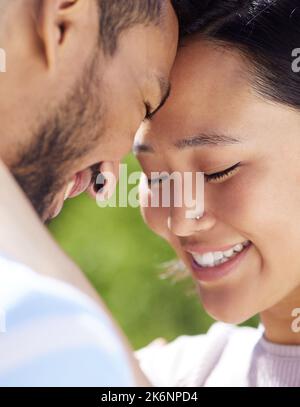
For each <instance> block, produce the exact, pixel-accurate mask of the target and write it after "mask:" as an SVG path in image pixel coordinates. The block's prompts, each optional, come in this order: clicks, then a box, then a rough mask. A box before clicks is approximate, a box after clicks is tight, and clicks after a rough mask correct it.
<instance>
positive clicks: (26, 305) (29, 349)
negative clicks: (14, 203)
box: [0, 257, 132, 386]
mask: <svg viewBox="0 0 300 407" xmlns="http://www.w3.org/2000/svg"><path fill="white" fill-rule="evenodd" d="M0 313H1V319H2V321H1V322H2V323H1V326H2V333H0V358H1V366H0V385H8V386H9V385H21V386H23V385H26V386H27V385H28V386H30V385H37V386H38V385H45V386H51V385H58V386H59V385H66V386H68V385H70V386H73V385H74V386H75V385H76V386H85V385H86V386H105V385H110V386H113V385H132V378H131V373H130V372H129V367H128V361H127V358H126V356H125V353H124V350H123V347H122V345H121V343H120V341H119V339H118V337H117V334H116V333H115V331H114V328H113V326H112V324H111V322H110V320H109V318H108V317H107V316H106V314H105V313H104V312H103V311H102V310H101V309H100V308H99V307H98V306H97V304H95V303H94V302H93V301H92V300H90V299H89V298H88V297H87V296H85V295H84V294H82V293H81V292H80V291H79V290H77V289H75V288H73V287H71V286H69V285H68V284H65V283H62V282H59V281H57V280H54V279H52V278H48V277H44V276H41V275H39V274H37V273H35V272H34V271H32V270H30V269H28V268H27V267H26V266H24V265H22V264H20V263H18V262H15V261H12V260H10V259H6V258H4V257H0Z"/></svg>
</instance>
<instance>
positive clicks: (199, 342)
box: [135, 322, 261, 387]
mask: <svg viewBox="0 0 300 407" xmlns="http://www.w3.org/2000/svg"><path fill="white" fill-rule="evenodd" d="M260 335H261V333H260V329H256V328H251V327H237V326H235V325H231V324H226V323H223V322H216V323H214V324H213V325H212V326H211V328H210V329H209V330H208V332H207V333H206V334H201V335H192V336H189V335H182V336H179V337H178V338H176V339H175V340H174V341H172V342H170V343H165V344H163V343H162V342H159V341H154V342H152V343H150V344H149V345H148V346H146V347H145V348H142V349H140V350H138V351H136V352H135V355H136V357H137V359H138V360H139V363H140V366H141V368H142V370H143V371H144V373H145V374H146V376H147V377H148V379H149V380H150V381H151V382H152V383H153V385H155V386H182V387H190V386H203V385H204V383H205V382H206V380H207V379H208V377H209V376H210V375H211V373H212V371H213V370H214V369H215V367H216V366H217V364H218V362H219V360H220V359H221V357H222V356H223V354H224V353H226V349H227V348H228V347H230V348H232V346H233V347H235V346H237V343H242V344H243V347H244V348H252V345H253V344H254V343H255V342H256V341H257V339H258V337H259V336H260Z"/></svg>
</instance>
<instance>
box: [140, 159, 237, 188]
mask: <svg viewBox="0 0 300 407" xmlns="http://www.w3.org/2000/svg"><path fill="white" fill-rule="evenodd" d="M240 164H241V163H240V162H239V163H237V164H235V165H233V166H232V167H230V168H227V169H226V170H223V171H220V172H215V173H213V174H204V179H205V181H206V182H209V183H215V184H217V183H221V182H224V181H226V180H227V179H229V178H231V177H232V176H233V175H234V174H235V173H236V172H237V170H238V169H239V167H240ZM168 179H170V175H169V174H161V175H159V176H156V177H147V181H148V186H149V187H153V186H160V185H161V184H162V183H163V182H164V181H166V180H168Z"/></svg>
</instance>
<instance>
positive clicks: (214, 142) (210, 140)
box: [133, 133, 241, 154]
mask: <svg viewBox="0 0 300 407" xmlns="http://www.w3.org/2000/svg"><path fill="white" fill-rule="evenodd" d="M238 143H241V140H239V139H237V138H235V137H233V136H229V135H225V134H215V133H212V134H204V133H201V134H198V135H196V136H193V137H187V138H184V139H182V140H178V141H176V142H175V143H174V147H176V148H177V149H179V150H183V149H186V148H195V147H201V146H225V145H231V144H238ZM133 151H134V153H136V154H138V153H154V152H155V150H154V148H153V147H152V146H151V145H150V144H143V143H138V142H137V143H135V145H134V147H133Z"/></svg>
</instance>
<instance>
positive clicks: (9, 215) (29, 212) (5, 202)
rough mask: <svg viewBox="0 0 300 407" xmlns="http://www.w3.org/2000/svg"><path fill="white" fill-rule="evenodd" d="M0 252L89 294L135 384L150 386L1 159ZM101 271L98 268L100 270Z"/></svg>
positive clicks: (83, 279)
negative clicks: (119, 345)
mask: <svg viewBox="0 0 300 407" xmlns="http://www.w3.org/2000/svg"><path fill="white" fill-rule="evenodd" d="M0 183H1V189H0V224H1V229H0V253H1V254H5V255H7V256H9V257H11V258H12V259H14V260H16V261H18V262H21V263H23V264H25V265H26V266H28V267H30V268H31V269H32V270H34V271H36V272H38V273H39V274H42V275H45V276H47V277H52V278H55V279H58V280H61V281H63V282H66V283H68V284H71V285H73V286H74V287H75V288H77V289H79V290H80V291H82V292H83V293H85V294H86V295H88V296H89V297H90V298H92V299H93V300H94V301H95V302H96V303H97V304H98V305H99V307H100V308H101V309H102V311H103V312H104V313H105V314H106V315H107V316H108V318H109V319H110V320H111V321H112V324H113V325H114V329H115V331H116V334H117V335H118V336H119V338H120V340H121V341H122V343H123V346H124V349H125V351H126V353H127V355H128V361H129V364H130V366H131V368H132V371H133V375H134V377H135V380H136V383H137V386H149V382H148V380H147V379H146V378H145V376H144V374H143V373H142V372H141V370H140V368H139V367H138V364H137V362H136V360H135V358H134V356H133V351H132V349H131V347H130V345H129V343H128V341H127V339H126V338H125V336H124V335H123V333H122V332H121V330H120V329H119V327H118V326H117V325H116V324H115V322H114V321H113V318H112V316H111V314H110V312H109V311H108V309H107V308H106V306H105V304H104V303H103V302H102V300H101V298H100V297H99V295H98V293H97V292H96V290H95V289H94V288H93V287H92V285H91V284H90V283H89V281H88V280H87V279H86V277H85V276H84V274H83V273H82V271H81V270H80V269H79V268H78V267H77V266H76V264H75V263H73V262H72V261H71V260H70V259H69V258H68V257H67V256H66V254H65V253H64V252H63V251H62V250H61V249H60V248H59V247H58V246H57V244H56V243H55V242H54V240H53V239H52V238H51V236H50V234H49V233H48V232H47V230H46V228H45V227H44V226H43V225H42V223H41V222H40V220H39V219H38V217H37V215H36V214H35V212H34V211H33V209H32V207H31V205H30V204H29V202H28V201H27V199H26V197H25V195H24V194H23V192H22V191H21V190H20V188H19V187H18V185H17V184H16V182H15V181H14V179H13V178H12V176H11V174H10V172H9V171H8V170H7V168H6V166H5V165H4V164H3V163H2V162H1V161H0ZM99 272H101V270H99Z"/></svg>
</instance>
